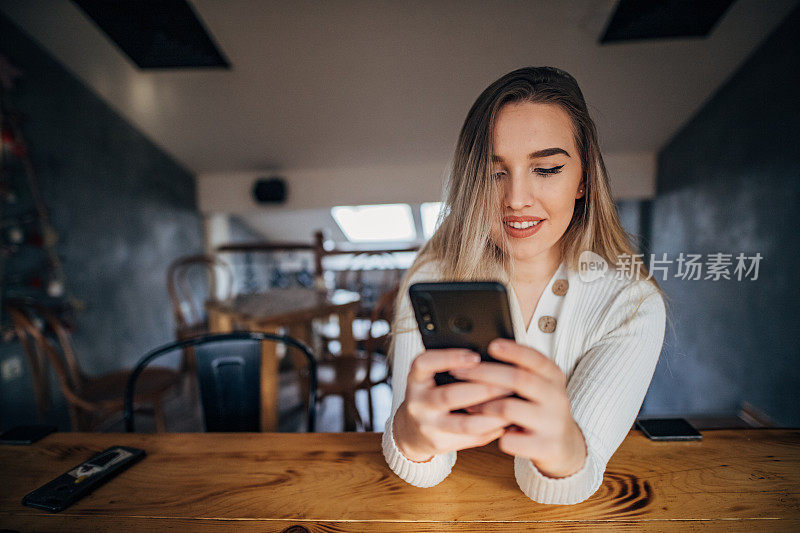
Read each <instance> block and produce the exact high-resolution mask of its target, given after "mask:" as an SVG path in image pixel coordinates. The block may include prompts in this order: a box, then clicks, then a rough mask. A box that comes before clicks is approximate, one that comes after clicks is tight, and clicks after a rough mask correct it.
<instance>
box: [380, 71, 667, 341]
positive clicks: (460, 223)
mask: <svg viewBox="0 0 800 533" xmlns="http://www.w3.org/2000/svg"><path fill="white" fill-rule="evenodd" d="M520 102H531V103H541V104H552V105H557V106H559V107H560V108H561V109H563V110H564V111H565V112H566V114H567V115H568V116H569V118H570V122H571V124H572V129H573V135H574V140H575V146H576V147H577V149H578V153H579V154H580V161H581V168H582V172H583V175H582V181H581V183H582V185H583V186H584V190H585V194H584V195H583V196H582V197H581V198H579V199H577V200H575V210H574V212H573V215H572V219H571V221H570V223H569V225H568V226H567V229H566V231H565V232H564V234H563V235H562V237H561V238H560V240H559V241H558V243H557V244H556V246H559V247H560V249H561V257H562V260H563V261H564V262H565V263H566V265H567V267H568V268H570V269H577V268H578V260H579V256H580V254H581V252H583V251H585V250H591V251H592V252H594V253H596V254H598V255H600V256H601V257H603V258H604V259H605V260H606V261H607V262H608V263H609V264H611V265H615V264H617V263H618V257H619V256H620V255H623V254H625V255H627V256H629V257H631V258H632V261H633V264H632V265H631V267H629V268H630V270H631V274H632V275H633V276H635V277H636V278H638V279H646V280H647V281H648V282H650V283H652V284H653V286H654V287H655V288H656V290H657V291H658V292H659V293H661V294H662V296H663V292H662V291H661V289H660V288H659V287H658V284H657V283H656V281H655V280H654V279H652V278H649V274H648V272H647V269H646V267H645V265H644V263H643V261H642V260H641V259H640V258H638V257H636V255H635V254H636V252H635V251H634V250H635V249H634V247H633V245H632V237H633V236H632V235H630V234H628V233H627V232H626V231H625V230H624V229H623V227H622V224H621V223H620V221H619V216H618V214H617V210H616V207H615V205H614V201H613V199H612V197H611V189H610V187H609V183H608V173H607V171H606V167H605V163H604V162H603V156H602V154H601V153H600V146H599V143H598V139H597V130H596V128H595V124H594V121H593V120H592V118H591V116H590V115H589V111H588V109H587V107H586V102H585V100H584V98H583V93H581V90H580V88H579V87H578V82H577V81H575V78H573V77H572V76H571V75H570V74H568V73H567V72H564V71H563V70H560V69H558V68H555V67H525V68H520V69H518V70H514V71H512V72H509V73H508V74H506V75H504V76H502V77H501V78H499V79H498V80H497V81H495V82H494V83H492V84H491V85H489V86H488V87H487V88H486V89H485V90H484V91H483V92H482V93H481V94H480V96H478V99H477V100H476V101H475V103H474V104H473V105H472V107H471V108H470V110H469V113H468V114H467V118H466V120H465V121H464V125H463V126H462V128H461V132H460V134H459V136H458V142H457V144H456V149H455V154H454V156H453V159H452V163H451V165H450V168H449V175H448V176H447V180H446V186H445V194H444V202H443V204H444V205H443V208H442V211H441V213H440V217H439V226H438V229H437V230H436V232H435V233H434V234H433V236H432V237H431V238H430V239H429V240H428V242H427V243H426V244H425V245H424V246H423V247H422V249H421V250H420V252H419V254H418V255H417V258H416V260H415V261H414V264H413V265H412V266H411V267H410V268H409V270H408V271H407V272H406V274H405V276H404V278H403V282H402V283H401V287H400V292H399V295H398V300H397V303H399V302H400V299H401V298H402V297H403V295H404V294H405V293H406V292H407V289H408V285H409V279H410V277H411V276H412V275H413V274H414V273H415V272H416V271H417V270H419V269H420V268H421V267H422V266H424V265H426V264H428V263H430V262H435V263H436V264H437V265H438V270H439V272H440V275H441V278H442V279H449V280H479V279H497V278H498V276H499V275H500V274H501V273H503V272H505V273H507V274H508V275H512V273H513V269H514V265H513V261H511V259H510V256H509V254H508V253H507V252H506V251H504V250H508V249H509V247H508V246H507V239H508V237H507V236H506V235H505V232H500V233H501V237H500V238H502V239H503V241H501V242H499V243H498V242H495V239H493V238H492V223H493V221H495V220H500V218H501V217H502V206H501V204H500V202H499V201H498V198H500V191H499V190H498V188H499V187H501V185H500V184H498V182H497V180H494V179H492V177H491V172H492V163H491V161H492V144H493V142H492V141H493V134H494V126H495V122H496V119H497V115H498V113H499V111H500V109H501V108H502V107H503V106H505V105H507V104H511V103H520ZM648 278H649V279H648ZM396 308H397V306H396ZM407 318H408V317H400V316H395V320H394V324H393V326H394V327H393V328H392V331H393V332H394V333H395V334H396V333H399V331H398V330H397V329H395V327H399V322H401V321H403V322H405V320H404V319H407ZM412 323H413V321H412ZM400 329H402V328H400Z"/></svg>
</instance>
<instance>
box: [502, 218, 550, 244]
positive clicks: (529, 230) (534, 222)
mask: <svg viewBox="0 0 800 533" xmlns="http://www.w3.org/2000/svg"><path fill="white" fill-rule="evenodd" d="M543 220H544V219H543V218H541V217H519V216H507V217H503V229H504V230H505V232H506V234H508V236H509V237H514V238H516V239H524V238H526V237H530V236H531V235H533V234H534V233H536V232H537V231H539V227H540V226H541V225H542V221H543Z"/></svg>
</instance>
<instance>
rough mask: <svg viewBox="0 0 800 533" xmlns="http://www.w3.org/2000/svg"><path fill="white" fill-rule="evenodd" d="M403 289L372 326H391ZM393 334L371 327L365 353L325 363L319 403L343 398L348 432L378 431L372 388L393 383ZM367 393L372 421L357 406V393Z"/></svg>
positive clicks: (388, 296)
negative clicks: (328, 398) (390, 358)
mask: <svg viewBox="0 0 800 533" xmlns="http://www.w3.org/2000/svg"><path fill="white" fill-rule="evenodd" d="M398 290H399V288H398V287H397V286H396V287H395V288H393V289H392V290H390V291H389V292H387V293H385V294H384V295H383V296H382V297H381V298H380V300H379V301H378V305H376V306H375V308H374V309H373V310H372V314H371V316H370V324H371V326H379V325H382V324H388V325H391V323H392V317H393V315H394V301H395V298H396V297H397V292H398ZM389 338H390V332H389V331H388V330H386V329H385V330H384V331H381V330H380V329H378V328H376V327H370V328H369V330H368V332H367V338H366V339H365V343H364V346H365V349H364V350H359V351H358V352H357V353H355V354H341V355H339V356H336V357H332V358H329V359H326V360H323V361H321V362H320V363H319V364H318V365H317V366H318V380H319V385H318V387H319V394H320V396H319V399H320V401H321V400H322V399H324V398H325V396H329V395H331V396H341V397H342V400H343V401H344V421H345V424H344V426H345V431H354V430H356V429H359V428H361V429H364V430H366V431H372V430H373V428H374V427H375V413H374V407H373V405H372V388H373V387H374V386H375V385H378V384H381V383H387V384H388V380H389V365H388V364H387V361H386V355H387V353H388V346H389ZM360 390H365V391H367V401H368V406H369V420H368V421H367V423H364V421H363V420H362V418H361V415H360V414H359V413H358V407H357V406H356V393H357V392H358V391H360Z"/></svg>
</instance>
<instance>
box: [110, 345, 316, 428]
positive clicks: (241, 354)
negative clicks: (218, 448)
mask: <svg viewBox="0 0 800 533" xmlns="http://www.w3.org/2000/svg"><path fill="white" fill-rule="evenodd" d="M262 342H279V343H282V344H283V345H285V346H287V347H292V348H296V349H298V350H299V351H300V352H302V353H303V354H304V355H305V357H306V359H307V361H308V370H309V372H308V396H309V397H308V419H307V421H308V431H309V432H313V431H314V422H315V415H316V403H317V361H316V359H315V357H314V355H313V354H312V353H311V350H309V349H308V347H307V346H306V345H305V344H303V343H302V342H300V341H298V340H297V339H294V338H292V337H289V336H288V335H275V334H272V333H261V332H251V331H243V332H233V333H223V334H218V335H202V336H197V337H192V338H190V339H185V340H182V341H176V342H172V343H170V344H166V345H164V346H161V347H159V348H156V349H155V350H153V351H151V352H150V353H148V354H147V355H145V356H144V357H142V359H141V360H140V361H139V362H138V363H137V364H136V367H134V369H133V371H132V372H131V374H130V376H129V378H128V383H127V386H126V387H125V429H126V431H127V432H128V433H132V432H133V431H134V421H133V398H134V392H135V388H136V380H137V378H138V377H139V375H140V374H141V373H142V371H143V370H144V368H145V367H146V366H147V365H148V364H150V362H152V361H153V360H155V359H157V358H159V357H161V356H163V355H166V354H168V353H174V352H176V351H179V350H183V349H184V348H186V347H193V348H194V349H195V355H196V361H197V377H198V382H199V385H200V399H201V404H202V407H203V417H204V421H205V427H206V431H225V432H238V431H251V432H255V431H259V414H260V405H261V401H260V394H261V377H260V376H261V371H260V368H261V343H262Z"/></svg>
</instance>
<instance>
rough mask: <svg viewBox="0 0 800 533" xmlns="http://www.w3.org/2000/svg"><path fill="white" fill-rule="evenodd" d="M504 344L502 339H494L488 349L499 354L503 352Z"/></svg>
mask: <svg viewBox="0 0 800 533" xmlns="http://www.w3.org/2000/svg"><path fill="white" fill-rule="evenodd" d="M504 344H505V343H504V342H503V340H502V339H495V340H493V341H492V342H490V343H489V349H490V350H492V351H495V352H500V351H502V350H503V346H504Z"/></svg>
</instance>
